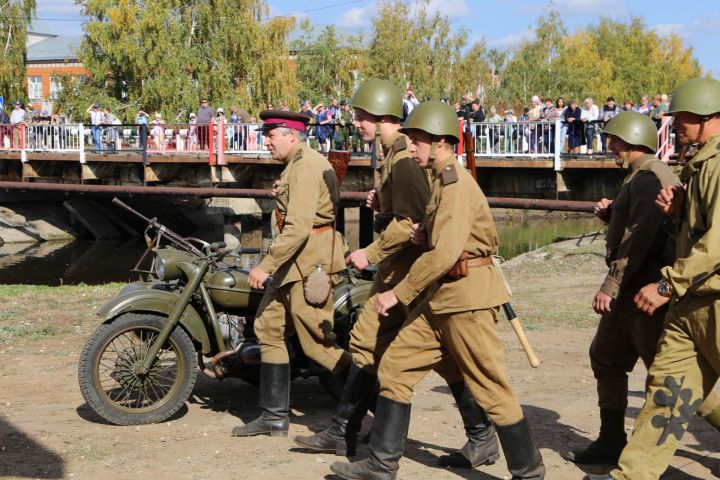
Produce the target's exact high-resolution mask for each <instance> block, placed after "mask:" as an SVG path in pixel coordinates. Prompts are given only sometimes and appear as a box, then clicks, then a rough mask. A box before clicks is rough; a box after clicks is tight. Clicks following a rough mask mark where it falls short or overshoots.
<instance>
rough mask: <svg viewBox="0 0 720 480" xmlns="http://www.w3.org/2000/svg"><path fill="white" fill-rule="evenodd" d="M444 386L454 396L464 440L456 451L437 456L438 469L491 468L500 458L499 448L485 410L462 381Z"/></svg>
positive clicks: (492, 426)
mask: <svg viewBox="0 0 720 480" xmlns="http://www.w3.org/2000/svg"><path fill="white" fill-rule="evenodd" d="M448 386H449V387H450V391H451V392H452V394H453V397H455V403H456V404H457V407H458V410H459V411H460V416H461V417H462V419H463V424H464V425H465V435H466V436H467V438H468V440H467V442H466V443H465V445H464V446H463V447H462V448H461V449H460V450H459V451H457V452H453V453H451V454H450V455H443V456H442V457H440V459H439V460H438V461H439V463H440V466H443V467H454V468H474V467H477V466H479V465H492V464H493V463H495V462H496V461H497V459H498V458H499V457H500V445H499V444H498V440H497V435H495V426H494V425H493V424H492V422H491V421H490V419H489V418H488V416H487V414H486V413H485V411H484V410H483V409H482V408H481V407H480V406H479V405H478V404H477V403H476V402H475V399H474V398H473V396H472V394H471V393H470V389H469V388H467V385H465V382H457V383H453V384H451V385H448Z"/></svg>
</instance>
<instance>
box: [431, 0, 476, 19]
mask: <svg viewBox="0 0 720 480" xmlns="http://www.w3.org/2000/svg"><path fill="white" fill-rule="evenodd" d="M427 12H428V13H429V14H430V15H434V14H436V13H440V15H447V16H448V18H460V17H463V16H465V15H467V14H469V13H470V8H468V6H467V4H466V3H465V0H430V1H429V3H428V5H427Z"/></svg>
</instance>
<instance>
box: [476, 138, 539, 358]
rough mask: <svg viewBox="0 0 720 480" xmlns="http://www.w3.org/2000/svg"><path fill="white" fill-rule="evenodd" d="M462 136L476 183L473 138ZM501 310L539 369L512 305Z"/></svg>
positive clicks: (495, 262) (497, 263) (533, 352)
mask: <svg viewBox="0 0 720 480" xmlns="http://www.w3.org/2000/svg"><path fill="white" fill-rule="evenodd" d="M463 136H464V139H463V140H464V142H465V155H466V157H465V158H466V160H467V161H466V163H467V169H468V170H470V175H472V177H473V178H474V179H475V181H476V182H477V170H476V167H475V138H474V137H473V135H472V132H464V133H463ZM493 260H494V259H493ZM493 264H494V265H495V268H497V269H498V271H499V272H500V275H501V276H502V277H503V281H504V282H505V288H507V291H508V294H510V293H511V292H510V285H508V283H507V280H505V275H503V274H502V270H500V264H499V261H495V260H494V261H493ZM502 309H503V312H505V316H506V317H507V319H508V322H510V325H511V326H512V329H513V331H514V332H515V335H517V337H518V340H519V341H520V345H522V348H523V350H525V354H526V355H527V357H528V362H530V366H531V367H533V368H537V367H539V366H540V359H539V358H538V357H537V355H535V350H533V348H532V345H530V342H529V341H528V339H527V337H526V336H525V332H524V331H523V329H522V325H520V319H519V318H518V316H517V314H516V313H515V310H513V308H512V305H510V302H508V303H505V304H504V305H503V306H502Z"/></svg>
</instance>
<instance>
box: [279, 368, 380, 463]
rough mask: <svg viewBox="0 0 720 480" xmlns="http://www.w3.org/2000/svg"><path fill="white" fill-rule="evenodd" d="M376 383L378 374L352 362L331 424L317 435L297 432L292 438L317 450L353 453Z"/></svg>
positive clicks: (347, 454) (345, 453)
mask: <svg viewBox="0 0 720 480" xmlns="http://www.w3.org/2000/svg"><path fill="white" fill-rule="evenodd" d="M375 384H377V377H376V376H375V375H373V374H371V373H368V372H367V371H365V370H363V369H362V368H360V367H358V366H357V365H355V364H354V363H353V364H351V365H350V369H349V371H348V376H347V380H346V381H345V387H344V388H343V391H342V395H341V396H340V401H339V402H338V404H337V407H335V415H333V418H332V423H331V424H330V426H329V427H327V428H326V429H325V430H323V431H321V432H318V433H316V434H314V435H298V436H296V437H294V438H293V441H294V442H295V443H296V444H297V445H299V446H300V447H303V448H308V449H310V450H315V451H318V452H328V453H335V455H341V456H348V457H352V456H354V455H355V450H356V448H357V435H358V432H359V431H360V428H361V427H362V421H363V418H365V415H366V414H367V411H368V405H369V404H370V401H371V400H372V398H371V396H372V395H374V393H375V388H374V387H375Z"/></svg>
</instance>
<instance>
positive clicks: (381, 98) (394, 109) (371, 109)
mask: <svg viewBox="0 0 720 480" xmlns="http://www.w3.org/2000/svg"><path fill="white" fill-rule="evenodd" d="M350 105H351V106H352V107H354V108H362V109H363V110H365V111H366V112H368V113H369V114H370V115H375V116H376V117H381V116H383V115H390V116H393V117H397V118H402V117H403V93H402V90H400V88H399V87H397V86H395V85H393V84H392V83H390V82H388V81H387V80H368V81H367V82H363V84H362V85H360V88H358V89H357V92H355V95H354V96H353V98H352V100H350Z"/></svg>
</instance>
